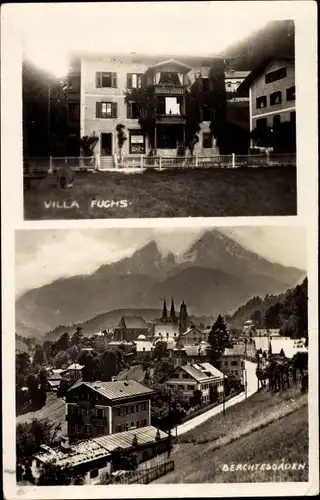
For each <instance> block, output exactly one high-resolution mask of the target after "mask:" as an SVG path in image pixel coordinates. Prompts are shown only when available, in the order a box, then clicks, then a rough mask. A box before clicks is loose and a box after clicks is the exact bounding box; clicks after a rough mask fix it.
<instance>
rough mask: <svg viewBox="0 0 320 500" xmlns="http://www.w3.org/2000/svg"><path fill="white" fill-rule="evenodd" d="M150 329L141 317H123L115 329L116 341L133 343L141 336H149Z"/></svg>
mask: <svg viewBox="0 0 320 500" xmlns="http://www.w3.org/2000/svg"><path fill="white" fill-rule="evenodd" d="M148 331H149V327H148V324H147V322H146V321H145V319H144V318H142V317H141V316H122V318H121V319H120V321H119V322H118V323H117V325H116V327H115V329H114V340H115V341H119V342H121V341H127V342H131V341H134V340H136V339H137V338H138V337H139V335H141V334H143V335H148Z"/></svg>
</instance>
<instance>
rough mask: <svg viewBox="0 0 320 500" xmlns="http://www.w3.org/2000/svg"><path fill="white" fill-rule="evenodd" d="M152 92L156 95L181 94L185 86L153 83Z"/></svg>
mask: <svg viewBox="0 0 320 500" xmlns="http://www.w3.org/2000/svg"><path fill="white" fill-rule="evenodd" d="M154 92H155V94H158V95H183V94H184V93H185V87H184V86H183V85H173V84H171V83H167V84H166V83H162V84H156V85H154Z"/></svg>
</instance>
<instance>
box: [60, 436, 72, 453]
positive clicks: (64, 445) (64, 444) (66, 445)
mask: <svg viewBox="0 0 320 500" xmlns="http://www.w3.org/2000/svg"><path fill="white" fill-rule="evenodd" d="M61 448H62V449H63V450H65V451H67V450H69V449H70V442H69V437H68V436H62V437H61Z"/></svg>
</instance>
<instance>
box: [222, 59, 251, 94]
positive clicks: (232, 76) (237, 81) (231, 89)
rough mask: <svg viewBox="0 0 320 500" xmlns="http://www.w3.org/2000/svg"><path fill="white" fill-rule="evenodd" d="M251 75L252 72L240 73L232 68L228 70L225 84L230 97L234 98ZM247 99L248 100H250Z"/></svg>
mask: <svg viewBox="0 0 320 500" xmlns="http://www.w3.org/2000/svg"><path fill="white" fill-rule="evenodd" d="M249 73H250V71H239V70H236V69H234V68H232V67H229V69H227V70H226V72H225V84H226V92H227V96H228V97H230V98H232V97H233V96H234V95H235V94H236V92H237V90H238V88H239V87H240V85H241V83H242V82H243V81H244V80H245V79H246V78H247V76H248V75H249ZM246 99H247V100H248V98H246Z"/></svg>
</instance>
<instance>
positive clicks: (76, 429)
mask: <svg viewBox="0 0 320 500" xmlns="http://www.w3.org/2000/svg"><path fill="white" fill-rule="evenodd" d="M74 431H75V432H77V433H78V432H80V427H79V425H78V424H74Z"/></svg>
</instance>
